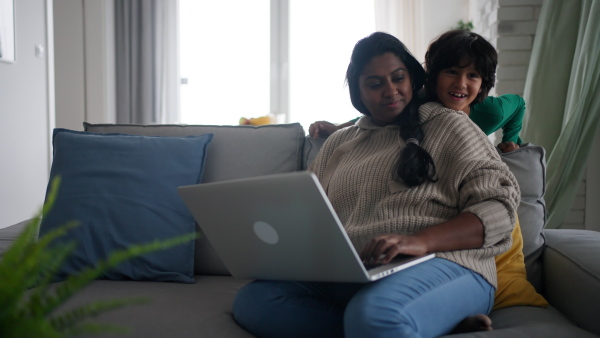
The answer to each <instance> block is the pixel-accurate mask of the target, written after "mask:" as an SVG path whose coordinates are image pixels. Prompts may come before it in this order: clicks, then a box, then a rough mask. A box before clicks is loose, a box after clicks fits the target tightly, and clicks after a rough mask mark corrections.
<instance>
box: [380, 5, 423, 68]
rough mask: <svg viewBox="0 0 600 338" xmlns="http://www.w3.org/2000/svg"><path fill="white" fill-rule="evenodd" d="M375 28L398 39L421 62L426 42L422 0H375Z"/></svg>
mask: <svg viewBox="0 0 600 338" xmlns="http://www.w3.org/2000/svg"><path fill="white" fill-rule="evenodd" d="M375 28H376V29H377V30H378V31H381V32H386V33H389V34H392V35H393V36H395V37H397V38H398V39H400V41H402V42H403V43H404V44H405V45H406V47H407V48H408V50H410V52H411V53H412V54H413V56H414V57H415V58H416V59H417V60H419V62H423V60H424V56H425V52H426V51H427V43H428V42H427V41H426V39H425V36H424V34H423V32H424V27H423V5H422V1H419V0H375Z"/></svg>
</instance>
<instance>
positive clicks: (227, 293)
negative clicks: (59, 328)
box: [58, 276, 253, 338]
mask: <svg viewBox="0 0 600 338" xmlns="http://www.w3.org/2000/svg"><path fill="white" fill-rule="evenodd" d="M248 282H249V281H248V280H243V279H235V278H233V277H223V276H196V283H195V284H175V283H158V282H138V281H101V280H99V281H94V282H92V283H91V284H90V285H89V286H87V287H86V288H84V289H83V290H81V291H80V292H79V293H77V294H76V295H75V297H74V298H72V299H70V300H69V301H68V302H66V303H65V304H64V305H63V306H62V307H61V308H59V309H58V313H60V312H62V311H65V310H67V309H71V308H73V307H77V306H81V305H84V304H88V303H90V302H94V301H100V300H102V301H105V300H110V299H128V298H138V297H144V298H148V302H147V303H142V304H136V305H129V306H125V307H122V308H119V309H115V310H111V311H109V312H106V313H104V314H101V315H99V316H97V317H94V318H92V319H90V322H94V323H101V324H110V325H116V326H120V327H126V328H129V329H130V334H128V335H126V336H123V335H117V334H115V335H114V337H121V336H123V337H128V338H151V337H181V338H186V337H232V338H234V337H253V336H252V335H251V334H249V333H248V332H246V331H245V330H244V329H242V328H241V327H239V326H238V325H237V324H236V323H235V321H234V320H233V317H232V314H231V306H232V302H233V299H234V296H235V294H236V292H237V291H238V290H239V289H240V288H241V287H242V286H243V285H245V284H246V283H248ZM90 337H96V335H90ZM103 337H105V336H103ZM111 337H112V336H111Z"/></svg>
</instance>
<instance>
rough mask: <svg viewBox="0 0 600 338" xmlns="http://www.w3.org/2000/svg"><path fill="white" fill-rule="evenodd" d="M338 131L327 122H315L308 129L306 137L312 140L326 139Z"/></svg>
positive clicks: (333, 125) (336, 127)
mask: <svg viewBox="0 0 600 338" xmlns="http://www.w3.org/2000/svg"><path fill="white" fill-rule="evenodd" d="M338 129H339V127H338V126H336V125H335V124H333V123H331V122H327V121H317V122H315V123H313V124H311V125H310V127H308V135H310V137H313V138H317V137H322V138H327V137H329V135H331V134H333V133H334V132H336V131H337V130H338Z"/></svg>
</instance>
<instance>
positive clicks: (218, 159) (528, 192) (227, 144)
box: [84, 123, 546, 290]
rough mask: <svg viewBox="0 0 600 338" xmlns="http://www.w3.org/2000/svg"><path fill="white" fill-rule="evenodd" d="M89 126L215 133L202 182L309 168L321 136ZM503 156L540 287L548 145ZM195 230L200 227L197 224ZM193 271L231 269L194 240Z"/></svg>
mask: <svg viewBox="0 0 600 338" xmlns="http://www.w3.org/2000/svg"><path fill="white" fill-rule="evenodd" d="M84 128H85V130H86V131H89V132H97V133H123V134H134V135H147V136H187V135H201V134H204V133H214V134H215V136H214V139H213V142H212V143H211V145H210V146H209V149H208V153H207V159H206V167H205V171H204V176H203V179H202V182H204V183H207V182H215V181H222V180H228V179H235V178H244V177H252V176H260V175H268V174H275V173H282V172H290V171H297V170H305V169H306V168H307V167H308V165H309V164H310V162H312V161H313V160H314V159H315V157H316V155H317V154H318V152H319V150H320V148H321V146H322V145H323V143H324V140H323V139H313V138H310V137H305V133H304V130H303V129H302V126H301V125H300V124H298V123H293V124H282V125H265V126H258V127H254V126H204V125H127V124H90V123H84ZM500 157H501V158H502V160H503V161H504V162H505V163H506V164H507V165H508V167H509V169H510V170H511V171H512V172H513V174H514V175H515V177H516V178H517V181H518V182H519V186H520V188H521V204H520V205H519V208H518V210H517V213H518V216H519V221H520V223H521V230H522V233H523V253H524V256H525V264H526V268H527V278H528V280H529V281H530V282H531V283H532V284H533V285H534V287H535V288H536V289H537V290H540V289H541V280H542V277H541V263H540V260H539V258H540V255H541V253H542V250H543V247H544V243H545V241H544V238H543V236H542V228H543V226H544V224H545V222H546V205H545V202H544V193H545V190H546V161H545V151H544V148H543V147H541V146H536V145H533V144H522V145H521V148H519V149H517V150H515V151H512V152H510V153H507V154H503V153H500ZM197 230H198V231H200V229H199V228H198V227H197ZM194 268H195V273H196V274H200V275H229V271H228V270H227V268H226V267H225V265H224V264H223V262H222V261H221V259H220V258H219V256H218V254H217V253H216V252H215V250H214V248H213V247H212V245H211V244H210V243H209V242H208V240H207V239H206V238H205V237H204V236H201V237H200V238H199V239H198V240H196V251H195V265H194Z"/></svg>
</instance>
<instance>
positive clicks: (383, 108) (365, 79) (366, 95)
mask: <svg viewBox="0 0 600 338" xmlns="http://www.w3.org/2000/svg"><path fill="white" fill-rule="evenodd" d="M358 81H359V88H360V98H361V100H362V102H363V104H364V105H365V107H366V108H367V110H368V111H369V113H370V114H371V118H372V119H373V121H374V122H375V123H376V124H377V125H380V126H385V125H388V124H391V123H394V121H395V120H396V118H397V117H398V116H399V115H400V114H401V113H402V111H403V110H404V108H405V107H406V105H407V104H408V103H409V102H410V100H411V99H412V94H413V90H412V82H411V79H410V75H409V74H408V69H407V68H406V65H405V64H404V62H402V61H401V60H400V58H399V57H397V56H396V55H394V54H393V53H385V54H383V55H379V56H375V57H374V58H372V59H371V61H370V62H369V63H368V64H367V65H366V66H365V68H364V70H363V72H362V74H361V75H360V77H359V79H358Z"/></svg>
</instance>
